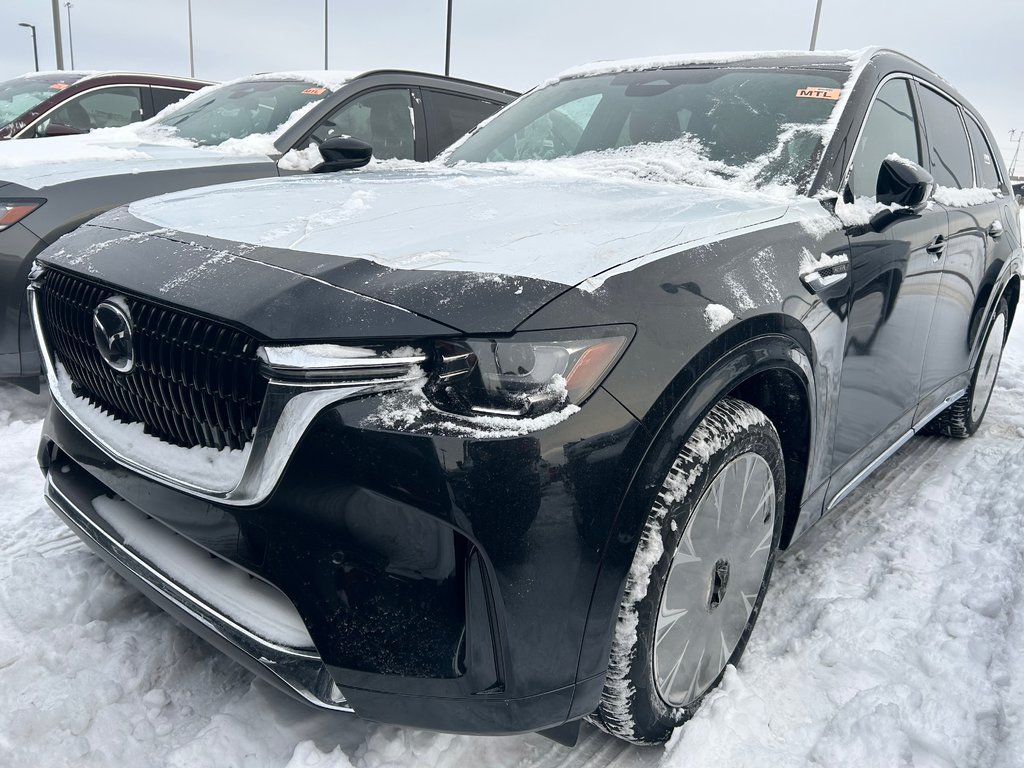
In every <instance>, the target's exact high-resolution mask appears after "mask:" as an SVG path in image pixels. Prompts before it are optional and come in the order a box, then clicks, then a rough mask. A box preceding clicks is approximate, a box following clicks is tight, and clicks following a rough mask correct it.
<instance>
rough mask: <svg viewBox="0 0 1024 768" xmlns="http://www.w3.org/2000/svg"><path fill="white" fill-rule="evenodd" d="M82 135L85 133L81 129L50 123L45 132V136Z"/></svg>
mask: <svg viewBox="0 0 1024 768" xmlns="http://www.w3.org/2000/svg"><path fill="white" fill-rule="evenodd" d="M80 133H85V131H83V130H81V129H79V128H72V127H71V126H70V125H62V124H61V123H50V124H49V125H48V126H46V130H45V131H43V136H77V135H78V134H80Z"/></svg>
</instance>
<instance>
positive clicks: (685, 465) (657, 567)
mask: <svg viewBox="0 0 1024 768" xmlns="http://www.w3.org/2000/svg"><path fill="white" fill-rule="evenodd" d="M785 477H786V476H785V468H784V463H783V456H782V446H781V444H780V442H779V436H778V434H777V433H776V431H775V427H774V426H773V425H772V423H771V421H769V419H768V417H767V416H765V415H764V414H763V413H762V412H761V411H759V410H758V409H757V408H754V407H753V406H751V405H748V404H747V403H744V402H742V401H740V400H733V399H728V398H727V399H724V400H722V401H720V402H719V403H717V404H716V405H715V406H714V408H712V409H711V411H710V412H709V413H708V415H707V416H706V417H705V418H704V419H703V421H701V422H700V424H699V425H698V426H697V428H696V430H694V432H693V434H692V435H691V436H690V438H689V439H688V440H687V441H686V444H685V445H684V446H683V448H682V450H681V451H680V452H679V454H678V455H677V457H676V459H675V461H674V462H673V463H672V467H671V469H670V470H669V472H668V475H667V476H666V477H665V479H664V482H663V483H662V486H661V488H660V490H659V492H658V495H657V497H656V499H655V501H654V503H653V505H652V508H651V510H650V513H649V515H648V518H647V522H646V525H645V527H644V530H643V534H642V535H641V540H640V544H639V545H638V547H637V551H636V554H635V555H634V557H633V563H632V566H631V567H630V571H629V575H628V576H627V579H626V588H625V593H624V595H623V598H622V603H621V606H620V608H619V615H618V618H617V619H616V624H615V633H614V637H613V640H612V651H611V657H610V660H609V664H608V674H607V677H606V681H605V687H604V691H603V692H602V695H601V703H600V705H599V706H598V709H597V711H596V712H595V713H594V714H593V715H591V718H590V719H591V721H592V722H594V723H595V724H596V725H597V726H598V727H600V728H601V729H603V730H605V731H607V732H608V733H610V734H612V735H613V736H618V737H619V738H622V739H625V740H627V741H630V742H633V743H634V744H660V743H663V742H665V741H666V740H668V738H669V736H671V734H672V729H673V728H675V726H677V725H679V724H681V723H682V722H684V721H685V720H687V719H688V718H689V717H690V716H691V715H692V714H693V713H694V712H695V711H696V709H697V708H698V707H699V705H700V702H701V700H702V699H703V698H704V696H705V695H707V693H708V692H709V691H711V690H712V689H713V688H714V687H715V686H716V685H717V684H718V682H719V681H720V680H721V678H722V675H723V674H724V672H725V668H726V666H727V665H728V664H736V663H737V662H738V661H739V658H740V656H741V655H742V653H743V649H744V647H745V646H746V643H747V639H748V638H749V636H750V632H751V630H752V629H753V626H754V622H755V621H756V619H757V615H758V612H759V610H760V607H761V602H762V600H763V599H764V594H765V591H766V589H767V587H768V580H769V578H770V576H771V572H772V567H773V565H774V562H775V554H776V551H777V549H778V545H779V536H780V532H781V530H782V522H781V519H782V511H783V509H784V506H783V505H784V499H785V495H786V487H785V485H786V480H785ZM751 491H753V493H751ZM730 501H731V502H732V503H730ZM723 503H724V507H723ZM748 553H751V554H748ZM755 555H756V557H755ZM694 558H696V559H694ZM670 577H671V578H670ZM684 606H688V607H685V608H684ZM716 633H717V634H716ZM713 635H714V637H715V645H716V646H717V648H716V649H715V650H716V653H715V654H708V655H707V659H708V661H707V662H704V658H705V656H704V655H703V654H701V655H698V654H697V653H696V651H697V645H695V644H694V641H696V643H697V644H700V645H701V647H702V648H703V649H705V650H706V649H707V648H711V647H712V646H711V643H710V641H711V639H712V637H713ZM656 639H657V640H658V642H657V644H656V643H655V640H656ZM680 647H681V651H679V649H680ZM691 672H692V675H691ZM685 680H690V682H689V683H686V682H683V681H685Z"/></svg>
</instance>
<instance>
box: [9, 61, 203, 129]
mask: <svg viewBox="0 0 1024 768" xmlns="http://www.w3.org/2000/svg"><path fill="white" fill-rule="evenodd" d="M208 85H210V82H209V81H208V80H195V79H193V78H188V77H171V76H168V75H147V74H142V73H138V72H68V71H61V72H33V73H31V74H27V75H22V76H21V77H15V78H11V79H10V80H5V81H3V82H0V140H4V139H35V138H42V137H46V136H68V135H73V134H79V133H88V132H89V131H91V130H94V129H96V128H117V127H121V126H124V125H130V124H131V123H137V122H139V121H140V120H147V119H149V118H151V117H153V116H154V115H156V114H157V113H158V112H161V111H163V109H164V108H165V107H168V106H170V105H171V104H174V103H175V102H178V101H181V100H182V99H183V98H185V97H186V96H188V95H189V94H190V93H192V92H193V91H197V90H199V89H200V88H203V87H205V86H208Z"/></svg>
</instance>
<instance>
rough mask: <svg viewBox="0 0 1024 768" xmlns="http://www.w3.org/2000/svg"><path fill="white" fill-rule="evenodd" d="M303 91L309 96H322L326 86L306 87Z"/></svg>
mask: <svg viewBox="0 0 1024 768" xmlns="http://www.w3.org/2000/svg"><path fill="white" fill-rule="evenodd" d="M303 93H308V94H309V95H310V96H322V95H323V94H325V93H327V89H326V88H307V89H306V90H304V91H303Z"/></svg>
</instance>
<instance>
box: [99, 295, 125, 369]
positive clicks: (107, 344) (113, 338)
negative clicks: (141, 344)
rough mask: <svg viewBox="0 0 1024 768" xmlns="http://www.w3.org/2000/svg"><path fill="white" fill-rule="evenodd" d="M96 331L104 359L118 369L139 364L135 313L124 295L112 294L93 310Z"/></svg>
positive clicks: (101, 355) (100, 351)
mask: <svg viewBox="0 0 1024 768" xmlns="http://www.w3.org/2000/svg"><path fill="white" fill-rule="evenodd" d="M92 334H93V337H94V338H95V339H96V349H97V350H99V353H100V357H102V358H103V360H104V362H106V364H107V365H109V366H110V367H111V368H113V369H114V370H115V371H117V372H118V373H131V370H132V369H133V368H134V367H135V349H134V347H133V345H132V316H131V313H130V312H129V310H128V300H127V299H125V297H124V296H111V297H110V298H109V299H107V300H106V301H103V302H100V303H99V304H98V305H97V306H96V309H94V310H93V312H92Z"/></svg>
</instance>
